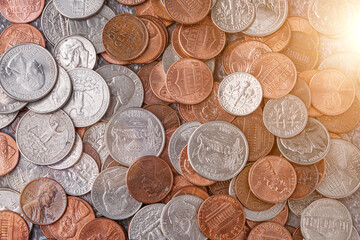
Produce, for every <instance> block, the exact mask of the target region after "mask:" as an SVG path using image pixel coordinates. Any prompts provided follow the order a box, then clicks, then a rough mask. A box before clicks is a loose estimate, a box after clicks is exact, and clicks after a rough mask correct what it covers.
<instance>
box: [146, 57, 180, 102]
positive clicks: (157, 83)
mask: <svg viewBox="0 0 360 240" xmlns="http://www.w3.org/2000/svg"><path fill="white" fill-rule="evenodd" d="M149 83H150V87H151V90H152V91H153V93H154V94H155V96H156V97H158V98H159V99H161V100H162V101H165V102H169V103H171V102H175V100H174V99H173V98H172V96H170V94H169V90H168V89H167V88H166V74H165V72H164V69H163V65H162V61H159V62H158V63H157V64H156V65H155V66H154V67H153V69H152V70H151V73H150V77H149Z"/></svg>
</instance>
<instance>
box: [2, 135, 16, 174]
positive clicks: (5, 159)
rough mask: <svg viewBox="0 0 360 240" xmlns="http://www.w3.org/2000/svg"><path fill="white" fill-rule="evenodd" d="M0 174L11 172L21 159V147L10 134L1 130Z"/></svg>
mask: <svg viewBox="0 0 360 240" xmlns="http://www.w3.org/2000/svg"><path fill="white" fill-rule="evenodd" d="M0 149H1V151H0V162H1V164H0V176H4V175H6V174H8V173H9V172H11V171H12V170H13V169H14V168H15V167H16V165H17V163H18V161H19V149H18V147H17V146H16V142H15V140H14V139H13V138H12V137H11V136H10V135H8V134H6V133H3V132H0Z"/></svg>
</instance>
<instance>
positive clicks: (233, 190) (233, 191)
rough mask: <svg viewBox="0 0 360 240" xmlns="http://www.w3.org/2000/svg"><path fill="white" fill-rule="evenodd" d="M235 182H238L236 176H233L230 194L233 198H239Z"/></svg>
mask: <svg viewBox="0 0 360 240" xmlns="http://www.w3.org/2000/svg"><path fill="white" fill-rule="evenodd" d="M235 182H236V177H233V178H232V179H231V181H230V184H229V195H230V196H232V197H233V198H235V199H237V196H236V192H235Z"/></svg>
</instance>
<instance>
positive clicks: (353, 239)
mask: <svg viewBox="0 0 360 240" xmlns="http://www.w3.org/2000/svg"><path fill="white" fill-rule="evenodd" d="M349 240H360V235H359V233H358V232H357V231H356V228H355V227H354V226H353V227H352V229H351V235H350V238H349Z"/></svg>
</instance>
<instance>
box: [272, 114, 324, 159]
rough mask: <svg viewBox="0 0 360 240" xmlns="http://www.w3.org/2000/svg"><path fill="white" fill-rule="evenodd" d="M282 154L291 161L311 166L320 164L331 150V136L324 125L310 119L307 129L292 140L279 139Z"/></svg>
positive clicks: (278, 144)
mask: <svg viewBox="0 0 360 240" xmlns="http://www.w3.org/2000/svg"><path fill="white" fill-rule="evenodd" d="M276 141H277V146H278V148H279V150H280V152H281V153H282V154H283V155H284V157H285V158H286V159H288V160H289V161H291V162H293V163H296V164H300V165H310V164H314V163H317V162H319V161H320V160H321V159H323V158H324V157H325V155H326V154H327V153H328V152H329V149H330V136H329V133H328V131H327V129H326V128H325V127H324V125H323V124H322V123H321V122H319V121H318V120H316V119H315V118H309V119H308V122H307V124H306V127H305V129H304V130H303V131H302V132H301V133H300V134H299V135H297V136H295V137H292V138H277V139H276Z"/></svg>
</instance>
